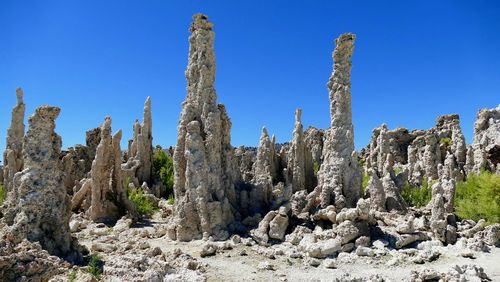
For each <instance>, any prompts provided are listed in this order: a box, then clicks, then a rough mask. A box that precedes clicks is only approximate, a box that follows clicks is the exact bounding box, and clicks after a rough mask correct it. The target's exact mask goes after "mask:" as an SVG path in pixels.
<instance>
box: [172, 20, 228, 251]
mask: <svg viewBox="0 0 500 282" xmlns="http://www.w3.org/2000/svg"><path fill="white" fill-rule="evenodd" d="M190 32H191V36H190V38H189V43H190V47H189V63H188V67H187V70H186V79H187V84H188V86H187V97H186V100H185V101H184V103H183V107H182V112H181V115H180V119H179V125H178V128H177V131H178V139H177V146H176V147H175V152H174V178H175V179H174V194H175V199H176V201H175V204H176V206H175V213H174V220H173V222H172V225H171V228H173V229H175V232H170V233H169V234H175V237H176V238H174V239H178V240H182V241H187V240H192V239H194V238H201V237H202V236H203V235H206V236H213V237H214V238H219V239H224V237H227V236H228V233H227V232H226V230H227V229H228V227H229V225H230V224H231V223H232V222H233V221H234V211H233V209H232V206H233V205H236V201H237V199H236V194H235V190H234V181H235V178H236V173H235V168H234V166H235V163H234V161H233V158H234V152H233V149H232V146H231V144H230V128H231V122H230V120H229V118H228V116H227V114H226V110H225V108H224V106H223V105H217V104H216V99H217V96H216V93H215V88H214V82H215V56H214V50H213V44H214V32H213V30H212V24H211V23H210V22H209V21H208V19H207V17H206V16H204V15H201V14H197V15H195V16H194V17H193V23H192V24H191V27H190Z"/></svg>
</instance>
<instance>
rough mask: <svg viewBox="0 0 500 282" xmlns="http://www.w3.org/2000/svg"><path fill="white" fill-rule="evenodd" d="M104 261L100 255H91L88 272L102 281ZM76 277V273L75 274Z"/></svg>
mask: <svg viewBox="0 0 500 282" xmlns="http://www.w3.org/2000/svg"><path fill="white" fill-rule="evenodd" d="M103 264H104V263H103V261H102V259H101V257H99V255H91V256H90V260H89V264H88V268H87V272H88V273H90V274H92V275H94V277H95V278H97V279H101V275H102V267H103ZM75 275H76V273H75Z"/></svg>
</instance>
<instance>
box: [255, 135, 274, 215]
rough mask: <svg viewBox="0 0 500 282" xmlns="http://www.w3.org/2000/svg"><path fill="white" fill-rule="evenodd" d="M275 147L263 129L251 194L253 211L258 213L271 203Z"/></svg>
mask: <svg viewBox="0 0 500 282" xmlns="http://www.w3.org/2000/svg"><path fill="white" fill-rule="evenodd" d="M273 152H274V149H273V146H272V143H271V139H270V138H269V134H268V133H267V129H266V128H265V127H263V128H262V134H261V136H260V140H259V147H258V149H257V156H256V159H255V162H254V164H253V175H254V176H253V181H252V183H253V184H254V185H255V187H254V188H253V189H252V190H251V191H250V192H249V193H250V194H249V203H250V207H251V209H252V210H254V211H257V210H261V209H265V208H266V207H268V206H269V205H270V203H271V195H272V190H273V178H272V175H273V171H275V167H276V164H275V163H274V160H275V158H274V156H273Z"/></svg>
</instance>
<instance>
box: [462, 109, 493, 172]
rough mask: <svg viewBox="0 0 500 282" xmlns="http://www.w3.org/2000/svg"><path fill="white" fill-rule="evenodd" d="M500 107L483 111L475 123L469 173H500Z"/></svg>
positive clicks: (468, 166)
mask: <svg viewBox="0 0 500 282" xmlns="http://www.w3.org/2000/svg"><path fill="white" fill-rule="evenodd" d="M499 164H500V106H498V107H497V108H495V109H482V110H480V111H479V112H478V113H477V119H476V122H475V123H474V140H473V143H472V145H470V146H469V148H468V149H467V171H468V172H473V173H479V172H481V170H482V169H485V170H489V171H493V172H497V173H500V165H499Z"/></svg>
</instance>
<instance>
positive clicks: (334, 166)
mask: <svg viewBox="0 0 500 282" xmlns="http://www.w3.org/2000/svg"><path fill="white" fill-rule="evenodd" d="M354 39H355V36H354V34H350V33H347V34H343V35H341V36H340V37H339V38H338V39H337V40H336V47H335V50H334V52H333V60H334V65H333V73H332V76H331V77H330V80H329V82H328V90H329V96H330V117H331V123H330V128H329V129H328V130H327V131H326V133H325V140H324V145H323V163H322V164H321V167H320V169H319V172H318V186H317V187H316V188H315V190H317V191H313V192H311V193H312V195H315V196H314V197H309V198H310V200H309V202H310V204H309V205H308V206H309V207H311V206H316V204H315V203H312V202H311V201H313V202H316V201H317V197H319V199H320V201H319V204H320V206H321V207H323V208H325V207H327V206H328V205H330V204H334V205H335V207H336V208H337V209H339V210H340V209H342V208H344V207H354V206H355V205H356V202H357V200H358V199H359V194H360V190H361V189H360V187H361V170H360V169H359V167H358V163H357V156H356V154H355V152H354V129H353V126H352V112H351V93H350V92H351V91H350V90H351V82H350V77H351V57H352V53H353V50H354Z"/></svg>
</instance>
